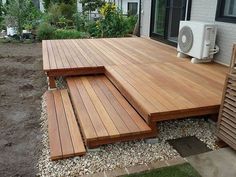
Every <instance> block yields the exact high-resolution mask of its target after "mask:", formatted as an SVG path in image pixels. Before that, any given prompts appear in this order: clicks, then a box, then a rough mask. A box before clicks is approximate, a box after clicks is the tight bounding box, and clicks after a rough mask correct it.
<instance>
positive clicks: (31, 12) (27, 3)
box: [5, 0, 38, 36]
mask: <svg viewBox="0 0 236 177" xmlns="http://www.w3.org/2000/svg"><path fill="white" fill-rule="evenodd" d="M37 13H38V10H37V9H36V8H35V6H34V4H33V3H32V1H31V0H9V1H8V4H7V5H6V15H5V23H6V25H7V26H11V27H16V28H17V33H18V35H19V36H21V34H22V30H23V27H24V25H25V24H27V23H29V21H32V20H34V19H35V18H37V16H38V14H37Z"/></svg>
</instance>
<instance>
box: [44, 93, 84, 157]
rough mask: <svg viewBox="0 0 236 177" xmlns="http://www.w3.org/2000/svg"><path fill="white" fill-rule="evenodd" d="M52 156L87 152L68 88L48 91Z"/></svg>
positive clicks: (47, 100)
mask: <svg viewBox="0 0 236 177" xmlns="http://www.w3.org/2000/svg"><path fill="white" fill-rule="evenodd" d="M46 103H47V113H48V130H49V132H48V133H49V145H50V157H51V159H52V160H57V159H62V158H68V157H73V156H75V155H83V154H85V147H84V144H83V139H82V136H81V134H80V130H79V127H78V124H77V121H76V118H75V115H74V111H73V108H72V105H71V102H70V99H69V95H68V93H67V91H66V90H54V91H48V92H46Z"/></svg>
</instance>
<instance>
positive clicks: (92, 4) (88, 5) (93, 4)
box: [80, 0, 105, 12]
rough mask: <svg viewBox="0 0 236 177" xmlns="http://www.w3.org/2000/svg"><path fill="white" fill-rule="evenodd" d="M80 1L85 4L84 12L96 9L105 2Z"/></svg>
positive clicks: (101, 0)
mask: <svg viewBox="0 0 236 177" xmlns="http://www.w3.org/2000/svg"><path fill="white" fill-rule="evenodd" d="M80 3H81V4H82V5H83V11H84V12H91V11H95V10H96V9H99V8H101V7H102V6H103V5H104V4H105V2H104V1H103V0H80Z"/></svg>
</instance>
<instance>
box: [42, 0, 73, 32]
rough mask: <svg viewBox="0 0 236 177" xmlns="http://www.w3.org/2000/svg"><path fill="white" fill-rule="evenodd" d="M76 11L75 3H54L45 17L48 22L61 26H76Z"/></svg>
mask: <svg viewBox="0 0 236 177" xmlns="http://www.w3.org/2000/svg"><path fill="white" fill-rule="evenodd" d="M75 13H76V6H75V4H65V3H60V4H59V3H56V4H52V5H51V6H50V7H49V8H48V11H47V14H46V15H45V17H44V20H46V22H48V23H50V24H52V25H55V26H57V27H59V28H67V27H71V26H74V21H75V19H74V14H75Z"/></svg>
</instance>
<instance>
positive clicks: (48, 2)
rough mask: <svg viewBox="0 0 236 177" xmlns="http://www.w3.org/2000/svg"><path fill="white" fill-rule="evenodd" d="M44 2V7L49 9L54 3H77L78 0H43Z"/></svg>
mask: <svg viewBox="0 0 236 177" xmlns="http://www.w3.org/2000/svg"><path fill="white" fill-rule="evenodd" d="M43 2H44V8H45V9H48V8H49V7H50V6H51V5H52V4H56V3H58V4H61V3H64V4H70V5H72V4H75V3H76V0H43Z"/></svg>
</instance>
